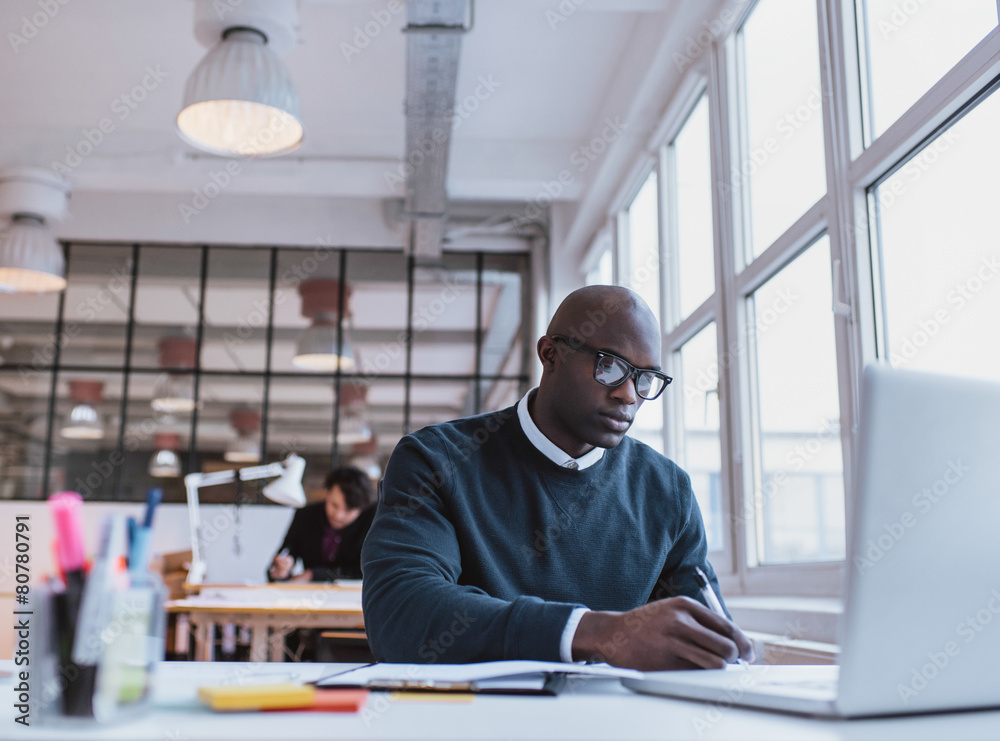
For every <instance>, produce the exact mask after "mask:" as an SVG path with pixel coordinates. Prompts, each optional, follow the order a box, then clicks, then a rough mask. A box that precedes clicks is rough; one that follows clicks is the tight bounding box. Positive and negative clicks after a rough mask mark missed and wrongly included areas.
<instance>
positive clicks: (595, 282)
mask: <svg viewBox="0 0 1000 741" xmlns="http://www.w3.org/2000/svg"><path fill="white" fill-rule="evenodd" d="M613 259H614V254H613V253H612V251H611V249H610V248H609V249H606V250H604V252H602V253H601V257H600V259H599V260H598V261H597V262H596V263H594V267H592V268H591V269H590V271H589V272H588V273H587V279H586V281H585V283H586V285H588V286H610V285H611V284H612V283H614V282H615V278H614V266H613Z"/></svg>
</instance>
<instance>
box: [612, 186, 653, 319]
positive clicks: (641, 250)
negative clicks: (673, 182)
mask: <svg viewBox="0 0 1000 741" xmlns="http://www.w3.org/2000/svg"><path fill="white" fill-rule="evenodd" d="M657 197H658V191H657V187H656V172H651V173H650V174H649V177H648V178H646V182H644V183H643V185H642V188H640V189H639V192H638V194H636V197H635V199H633V201H632V203H631V205H630V206H629V207H628V211H627V212H626V215H625V217H626V219H627V222H626V223H627V227H626V228H627V234H628V248H627V249H628V251H627V255H628V257H627V260H628V272H627V274H626V275H625V277H624V278H625V279H624V280H619V281H618V282H619V283H620V284H621V285H623V286H628V287H629V288H631V289H632V290H633V291H635V292H636V293H638V294H639V295H640V296H642V297H643V299H645V301H646V303H647V304H649V308H650V309H652V310H653V313H654V314H656V315H657V316H659V314H660V246H659V234H660V228H659V206H658V204H657Z"/></svg>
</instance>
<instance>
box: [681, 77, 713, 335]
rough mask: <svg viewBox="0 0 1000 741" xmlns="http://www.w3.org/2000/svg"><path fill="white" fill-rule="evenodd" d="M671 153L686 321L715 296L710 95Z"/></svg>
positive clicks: (682, 301)
mask: <svg viewBox="0 0 1000 741" xmlns="http://www.w3.org/2000/svg"><path fill="white" fill-rule="evenodd" d="M672 149H673V157H674V167H675V178H676V180H675V182H674V189H675V196H676V198H677V208H676V213H677V227H676V228H677V246H676V251H677V275H675V276H674V280H673V281H671V282H672V285H673V286H674V291H675V292H676V293H677V296H678V299H679V301H680V316H678V317H677V318H678V319H681V318H683V317H686V316H687V315H688V314H690V313H691V312H692V311H694V310H695V309H697V308H698V307H699V306H701V304H702V303H703V302H704V301H705V299H707V298H708V297H709V296H711V295H712V294H713V293H714V292H715V256H714V252H713V250H714V246H713V241H712V240H713V235H712V225H713V220H712V163H711V153H710V150H709V133H708V97H707V96H705V95H702V96H701V99H700V100H699V101H698V105H696V106H695V108H694V110H693V111H692V113H691V116H690V117H689V118H688V120H687V122H686V123H685V124H684V128H682V129H681V131H680V133H679V134H678V135H677V138H676V139H675V140H674V143H673V146H672Z"/></svg>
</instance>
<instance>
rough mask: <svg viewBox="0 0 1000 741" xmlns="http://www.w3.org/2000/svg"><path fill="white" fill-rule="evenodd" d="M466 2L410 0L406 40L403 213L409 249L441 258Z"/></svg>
mask: <svg viewBox="0 0 1000 741" xmlns="http://www.w3.org/2000/svg"><path fill="white" fill-rule="evenodd" d="M470 1H471V0H409V2H407V4H406V7H407V25H406V28H405V29H404V30H405V31H406V32H407V34H408V36H407V39H406V164H407V165H408V167H407V168H406V171H407V172H408V173H409V174H408V176H407V181H406V216H407V217H408V218H409V219H410V220H411V227H410V244H409V250H410V253H411V254H412V255H414V256H415V257H416V258H418V259H421V260H435V259H438V258H440V256H441V240H442V238H443V237H444V225H445V218H446V216H447V213H446V212H447V204H448V196H447V193H446V190H445V180H446V178H447V176H448V151H449V150H450V149H451V123H452V115H453V110H454V107H455V85H456V82H457V80H458V58H459V54H460V52H461V44H462V34H463V33H465V32H466V31H468V30H469V28H470V26H466V20H467V18H468V17H469V14H470Z"/></svg>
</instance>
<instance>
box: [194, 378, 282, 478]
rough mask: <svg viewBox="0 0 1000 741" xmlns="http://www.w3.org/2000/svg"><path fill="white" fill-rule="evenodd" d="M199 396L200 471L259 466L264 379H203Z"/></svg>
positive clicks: (198, 438) (198, 439)
mask: <svg viewBox="0 0 1000 741" xmlns="http://www.w3.org/2000/svg"><path fill="white" fill-rule="evenodd" d="M198 396H199V398H200V400H201V405H200V407H199V409H198V429H197V437H196V440H197V443H198V466H199V468H200V470H202V471H225V470H228V469H230V468H242V467H244V466H256V465H257V464H259V463H260V462H261V459H260V452H261V451H260V447H261V411H262V407H263V404H264V381H263V379H262V378H260V377H258V376H216V375H210V376H202V377H201V385H200V388H199V389H198ZM268 447H270V443H268ZM219 488H220V489H221V488H224V487H219ZM248 492H249V489H245V490H244V493H248ZM233 493H234V494H235V488H234V489H233ZM254 494H256V492H254Z"/></svg>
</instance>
